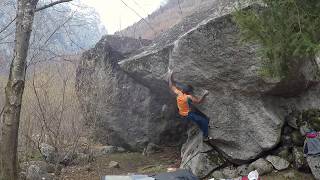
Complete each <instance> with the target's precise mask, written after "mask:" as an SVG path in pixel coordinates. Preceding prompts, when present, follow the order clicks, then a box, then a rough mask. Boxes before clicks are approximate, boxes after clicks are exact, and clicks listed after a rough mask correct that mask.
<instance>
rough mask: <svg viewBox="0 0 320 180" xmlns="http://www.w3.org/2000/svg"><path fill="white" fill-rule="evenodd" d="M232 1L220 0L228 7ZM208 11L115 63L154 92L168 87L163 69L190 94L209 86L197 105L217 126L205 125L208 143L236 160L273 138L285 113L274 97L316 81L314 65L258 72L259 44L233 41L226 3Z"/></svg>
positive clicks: (163, 91) (276, 138)
mask: <svg viewBox="0 0 320 180" xmlns="http://www.w3.org/2000/svg"><path fill="white" fill-rule="evenodd" d="M217 2H222V1H217ZM233 2H234V1H228V2H225V4H224V5H225V7H232V3H233ZM210 12H211V15H209V16H207V17H206V18H204V19H201V18H199V19H198V20H201V22H199V23H198V24H197V25H196V26H194V27H193V28H191V29H187V30H186V31H184V32H180V31H172V32H171V31H170V32H169V33H166V34H165V36H163V37H162V38H159V40H158V41H156V42H154V43H153V44H152V46H149V47H148V48H146V49H145V51H143V52H142V53H140V54H137V55H134V56H130V57H129V58H127V59H124V60H122V61H120V62H119V64H120V67H121V68H122V69H123V70H124V71H126V72H127V73H128V74H130V75H131V76H132V77H133V78H134V79H135V80H136V81H137V82H139V83H140V84H143V85H144V86H146V87H149V88H150V89H151V90H153V91H154V92H159V93H160V94H166V93H168V91H167V85H166V80H167V77H166V73H167V71H168V69H173V70H174V71H175V72H176V75H175V79H176V80H177V81H179V82H184V83H187V84H191V85H193V86H194V87H196V94H200V93H201V92H202V91H203V90H204V89H207V90H209V92H210V94H209V96H208V97H207V100H206V102H205V105H204V106H201V107H200V109H201V110H202V111H203V112H204V113H205V114H207V115H208V116H209V117H210V118H211V122H210V124H211V125H212V124H213V123H215V124H216V126H217V127H219V128H215V129H210V132H209V133H210V135H211V136H212V137H213V138H214V141H213V144H214V146H215V147H216V148H217V149H218V150H219V151H221V152H223V154H224V156H225V157H226V158H228V160H230V161H231V162H233V163H236V164H242V163H245V162H248V161H252V160H254V159H256V158H257V157H259V155H261V154H262V153H263V152H265V151H268V150H271V149H273V148H274V147H275V146H276V145H277V144H278V143H279V141H280V137H281V129H282V126H283V124H284V116H285V113H286V112H285V111H283V110H282V108H281V107H280V104H281V103H280V102H282V101H285V102H286V100H284V99H281V98H278V97H279V96H283V97H294V96H296V95H298V94H301V93H302V92H303V91H304V90H306V89H307V88H308V87H309V85H310V84H312V83H308V82H314V81H316V78H315V73H316V71H314V69H316V68H317V67H314V66H313V65H311V63H310V62H309V61H305V63H304V64H301V65H300V66H299V68H300V69H298V70H297V73H296V74H295V75H294V76H293V77H288V78H286V79H267V78H263V77H261V76H260V75H259V71H258V70H259V67H260V66H261V64H260V62H261V61H260V58H259V56H258V55H257V49H258V48H259V45H256V44H243V43H242V44H241V43H239V42H240V37H239V29H238V27H237V25H236V24H235V22H234V21H233V19H232V15H231V12H232V8H226V9H224V10H222V11H219V12H218V11H217V8H215V7H213V8H212V9H211V11H210ZM204 14H205V13H204ZM196 16H197V17H199V15H198V14H197V15H196ZM191 19H192V18H191ZM181 24H182V25H181ZM181 24H180V26H181V27H184V26H183V24H184V23H183V22H182V23H181ZM177 26H178V27H179V25H177ZM173 29H179V28H177V27H174V28H173ZM182 29H183V28H182ZM177 33H180V36H176V34H177ZM170 34H171V36H170ZM306 69H309V71H307V70H306ZM296 76H298V77H299V78H298V79H295V77H296ZM305 84H308V86H306V85H305ZM284 104H285V103H284ZM212 127H213V126H212Z"/></svg>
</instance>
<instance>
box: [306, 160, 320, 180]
mask: <svg viewBox="0 0 320 180" xmlns="http://www.w3.org/2000/svg"><path fill="white" fill-rule="evenodd" d="M307 162H308V165H309V167H310V169H311V172H312V174H313V176H314V177H315V179H317V180H319V179H320V156H308V157H307Z"/></svg>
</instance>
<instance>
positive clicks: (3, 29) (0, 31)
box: [0, 16, 17, 34]
mask: <svg viewBox="0 0 320 180" xmlns="http://www.w3.org/2000/svg"><path fill="white" fill-rule="evenodd" d="M16 19H17V16H16V17H14V18H13V19H12V20H11V21H10V22H9V23H8V24H7V25H6V26H5V27H4V28H2V29H1V30H0V34H1V33H2V32H3V31H5V30H6V29H7V28H8V27H9V26H10V25H11V24H12V23H13V22H14V21H15V20H16Z"/></svg>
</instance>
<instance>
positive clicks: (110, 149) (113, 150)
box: [101, 146, 118, 155]
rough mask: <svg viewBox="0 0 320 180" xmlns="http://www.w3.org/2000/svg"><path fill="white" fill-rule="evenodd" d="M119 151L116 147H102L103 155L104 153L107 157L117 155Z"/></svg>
mask: <svg viewBox="0 0 320 180" xmlns="http://www.w3.org/2000/svg"><path fill="white" fill-rule="evenodd" d="M117 150H118V148H117V147H115V146H104V147H102V149H101V153H102V154H103V155H107V154H112V153H116V152H117Z"/></svg>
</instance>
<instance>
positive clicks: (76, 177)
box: [60, 148, 180, 180]
mask: <svg viewBox="0 0 320 180" xmlns="http://www.w3.org/2000/svg"><path fill="white" fill-rule="evenodd" d="M110 161H116V162H118V163H119V165H120V167H119V168H109V167H108V166H109V163H110ZM179 164H180V151H179V150H178V149H177V148H165V149H164V150H163V151H162V152H160V153H156V154H153V155H150V156H144V155H142V154H141V153H120V154H110V155H108V156H102V157H99V158H98V159H96V160H95V161H94V162H93V163H91V164H90V165H87V166H81V167H77V166H74V167H68V168H66V169H64V170H63V172H62V174H61V177H60V179H61V180H100V179H101V177H103V176H105V175H128V174H147V175H154V174H157V173H159V172H166V171H167V168H169V167H175V168H178V167H179Z"/></svg>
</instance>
